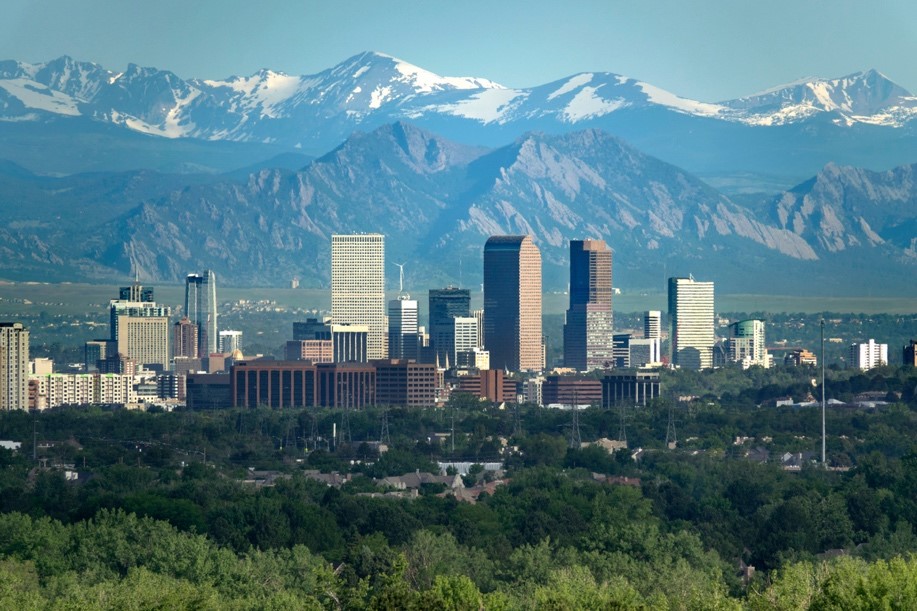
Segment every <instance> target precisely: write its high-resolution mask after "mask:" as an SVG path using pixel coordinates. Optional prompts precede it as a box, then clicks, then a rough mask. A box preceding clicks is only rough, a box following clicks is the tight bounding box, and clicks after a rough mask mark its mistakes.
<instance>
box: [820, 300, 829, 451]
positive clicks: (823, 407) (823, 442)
mask: <svg viewBox="0 0 917 611" xmlns="http://www.w3.org/2000/svg"><path fill="white" fill-rule="evenodd" d="M821 466H822V467H827V466H828V464H827V463H826V462H825V318H824V316H823V317H822V319H821Z"/></svg>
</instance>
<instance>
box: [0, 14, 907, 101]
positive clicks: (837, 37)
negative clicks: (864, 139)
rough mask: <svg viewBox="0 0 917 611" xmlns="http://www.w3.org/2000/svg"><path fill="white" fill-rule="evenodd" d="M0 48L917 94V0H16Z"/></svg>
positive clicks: (26, 56)
mask: <svg viewBox="0 0 917 611" xmlns="http://www.w3.org/2000/svg"><path fill="white" fill-rule="evenodd" d="M0 16H2V18H0V59H20V60H25V61H31V62H37V61H46V60H49V59H52V58H55V57H58V56H60V55H63V54H68V55H71V56H73V57H75V58H77V59H82V60H88V61H94V62H97V63H99V64H102V65H103V66H105V67H106V68H109V69H112V70H121V69H123V68H124V67H125V66H126V65H127V64H128V63H129V62H133V63H137V64H141V65H144V66H155V67H157V68H167V69H170V70H172V71H173V72H175V73H177V74H178V75H179V76H181V77H185V78H191V77H199V78H222V77H226V76H229V75H232V74H238V75H242V74H251V73H253V72H255V71H256V70H258V69H259V68H271V69H274V70H279V71H282V72H286V73H289V74H312V73H315V72H318V71H320V70H323V69H325V68H329V67H331V66H333V65H334V64H336V63H338V62H340V61H342V60H344V59H346V58H348V57H350V56H352V55H355V54H357V53H359V52H360V51H369V50H372V51H382V52H385V53H389V54H391V55H395V56H397V57H400V58H401V59H404V60H406V61H409V62H411V63H413V64H417V65H419V66H421V67H423V68H426V69H428V70H431V71H433V72H436V73H438V74H441V75H446V76H479V77H485V78H490V79H492V80H495V81H497V82H499V83H502V84H504V85H507V86H511V87H526V86H532V85H538V84H543V83H546V82H549V81H552V80H555V79H559V78H562V77H565V76H569V75H570V74H574V73H576V72H583V71H608V72H616V73H619V74H624V75H627V76H631V77H634V78H639V79H642V80H645V81H649V82H651V83H653V84H655V85H657V86H660V87H663V88H665V89H668V90H670V91H672V92H674V93H678V94H680V95H683V96H687V97H693V98H696V99H701V100H705V101H716V100H720V99H726V98H732V97H738V96H741V95H747V94H751V93H754V92H756V91H759V90H761V89H764V88H768V87H771V86H774V85H778V84H781V83H784V82H788V81H792V80H796V79H798V78H800V77H804V76H812V75H816V76H825V77H835V76H842V75H845V74H848V73H851V72H856V71H858V70H864V69H866V68H876V69H878V70H880V71H881V72H883V73H885V74H886V75H887V76H888V77H890V78H891V79H892V80H894V81H896V82H898V83H899V84H900V85H902V86H904V87H905V88H907V89H909V90H910V91H911V92H917V2H915V1H914V0H871V1H865V0H859V1H853V0H822V1H810V2H806V1H805V0H792V1H790V0H724V1H719V0H717V1H713V0H710V1H693V2H692V1H689V0H681V1H670V0H658V1H657V0H629V1H617V0H584V1H580V2H561V1H559V0H558V1H553V2H539V1H538V0H528V1H516V0H487V1H479V0H450V1H448V2H447V1H434V0H427V1H418V0H402V1H398V2H394V1H383V0H376V1H372V2H370V1H363V2H356V1H349V0H325V1H315V0H308V1H307V0H300V1H297V2H294V1H286V2H281V1H276V0H275V1H271V0H262V1H255V0H144V1H139V0H138V1H132V0H3V2H2V3H0Z"/></svg>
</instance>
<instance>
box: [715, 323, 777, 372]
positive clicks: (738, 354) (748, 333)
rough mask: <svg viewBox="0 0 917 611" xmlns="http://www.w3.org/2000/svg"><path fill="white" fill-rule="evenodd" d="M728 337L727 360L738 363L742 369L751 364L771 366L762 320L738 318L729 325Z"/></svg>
mask: <svg viewBox="0 0 917 611" xmlns="http://www.w3.org/2000/svg"><path fill="white" fill-rule="evenodd" d="M729 334H730V338H729V340H728V341H727V344H726V346H727V350H728V353H729V361H730V362H733V363H740V364H741V365H742V369H748V368H749V367H752V366H753V365H759V366H761V367H764V368H768V367H770V366H771V363H772V360H771V358H770V355H769V354H768V353H767V344H766V343H765V337H764V321H763V320H758V319H752V320H740V321H739V322H735V323H732V324H731V325H729Z"/></svg>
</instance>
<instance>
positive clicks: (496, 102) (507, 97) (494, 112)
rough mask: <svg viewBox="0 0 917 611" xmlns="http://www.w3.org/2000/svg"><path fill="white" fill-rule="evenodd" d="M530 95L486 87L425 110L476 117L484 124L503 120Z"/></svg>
mask: <svg viewBox="0 0 917 611" xmlns="http://www.w3.org/2000/svg"><path fill="white" fill-rule="evenodd" d="M528 95H529V94H528V93H526V92H523V91H518V90H516V89H484V90H482V91H479V92H477V93H474V94H472V95H471V96H469V97H467V98H465V99H464V100H459V101H458V102H455V103H453V104H442V105H437V106H431V107H427V108H426V109H425V110H436V111H438V112H442V113H445V114H451V115H454V116H457V117H465V118H466V119H474V120H476V121H480V122H482V123H484V124H487V123H494V122H502V120H503V119H504V118H505V117H506V116H507V115H508V114H509V113H510V112H511V111H512V110H513V109H514V108H516V107H518V106H519V105H520V104H521V103H522V102H523V101H524V100H525V99H526V98H527V97H528Z"/></svg>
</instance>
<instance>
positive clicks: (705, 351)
mask: <svg viewBox="0 0 917 611" xmlns="http://www.w3.org/2000/svg"><path fill="white" fill-rule="evenodd" d="M669 317H670V319H671V330H670V331H669V344H670V347H671V363H672V365H675V366H677V367H681V368H683V369H694V370H698V369H708V368H710V367H713V344H714V343H715V341H716V340H715V337H714V329H713V325H714V305H713V283H712V282H698V281H697V280H695V279H694V278H693V277H688V278H669Z"/></svg>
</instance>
